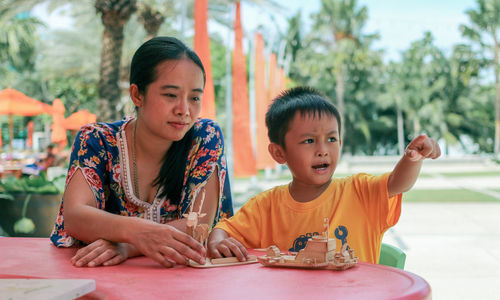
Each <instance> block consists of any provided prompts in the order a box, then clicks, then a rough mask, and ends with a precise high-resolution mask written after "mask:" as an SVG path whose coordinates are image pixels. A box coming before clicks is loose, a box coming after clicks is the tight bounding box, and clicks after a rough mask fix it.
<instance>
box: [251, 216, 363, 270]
mask: <svg viewBox="0 0 500 300" xmlns="http://www.w3.org/2000/svg"><path fill="white" fill-rule="evenodd" d="M324 226H325V228H326V230H325V232H323V234H322V235H315V236H313V237H312V238H310V239H309V240H308V241H307V244H306V247H305V248H304V249H302V250H300V251H299V252H298V253H297V254H291V255H284V254H282V253H280V250H279V249H278V247H276V246H274V245H273V246H270V247H268V248H267V251H266V255H264V256H259V257H257V259H258V260H259V262H260V263H261V264H263V265H264V266H266V267H285V268H302V269H329V270H338V271H340V270H346V269H349V268H351V267H354V266H355V265H356V263H357V262H358V258H357V257H354V250H352V249H349V250H347V243H345V244H343V245H342V248H341V250H340V251H338V252H335V243H336V240H335V239H330V238H328V227H329V224H328V219H327V218H325V225H324Z"/></svg>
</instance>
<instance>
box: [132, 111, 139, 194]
mask: <svg viewBox="0 0 500 300" xmlns="http://www.w3.org/2000/svg"><path fill="white" fill-rule="evenodd" d="M136 130H137V119H135V121H134V129H133V130H132V167H133V168H134V189H135V195H136V196H137V198H139V199H141V196H140V193H139V179H138V177H139V176H137V160H136V157H135V132H136Z"/></svg>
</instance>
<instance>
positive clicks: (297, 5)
mask: <svg viewBox="0 0 500 300" xmlns="http://www.w3.org/2000/svg"><path fill="white" fill-rule="evenodd" d="M278 2H280V3H284V5H285V6H286V7H287V9H286V12H285V15H287V16H289V17H290V16H292V15H294V14H295V13H296V12H297V11H298V10H301V12H302V19H303V21H305V22H306V20H307V19H309V16H310V14H311V13H313V12H317V11H319V8H320V6H321V0H307V1H304V0H286V1H285V0H280V1H278ZM285 3H286V4H285ZM358 5H364V6H366V7H367V8H368V21H367V23H366V25H365V33H367V34H370V33H375V32H378V33H379V34H380V40H379V41H377V42H376V43H374V46H375V48H377V49H385V51H386V59H390V60H399V58H400V53H401V52H402V51H403V50H405V49H407V48H408V47H409V45H410V43H411V42H413V41H415V40H418V39H421V38H422V37H423V33H424V32H425V31H426V30H429V31H431V32H432V34H433V36H434V38H435V40H434V41H435V44H436V45H437V46H438V47H439V48H441V49H442V50H443V51H445V52H446V51H451V49H452V46H453V45H454V44H456V43H459V42H461V41H463V39H462V37H461V34H460V31H459V30H458V26H459V25H460V24H468V23H469V19H468V16H467V15H466V14H465V11H466V10H467V9H472V8H475V7H476V1H475V0H358ZM245 8H248V9H247V10H246V11H242V14H243V17H242V18H243V24H244V27H245V28H246V29H247V30H250V31H251V30H252V28H256V27H257V26H258V25H259V24H265V23H266V22H269V20H270V19H271V17H269V16H268V15H269V12H267V11H266V10H264V9H256V8H253V7H251V6H250V5H247V7H245V6H243V7H242V10H243V9H245ZM266 16H267V17H266ZM284 19H285V18H280V19H279V21H278V22H279V23H280V25H282V26H284V27H283V28H286V26H285V24H286V21H285V20H284ZM306 23H307V22H306Z"/></svg>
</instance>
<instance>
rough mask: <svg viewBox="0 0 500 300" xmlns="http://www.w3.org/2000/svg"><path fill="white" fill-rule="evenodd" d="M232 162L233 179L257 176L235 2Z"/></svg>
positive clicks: (239, 17)
mask: <svg viewBox="0 0 500 300" xmlns="http://www.w3.org/2000/svg"><path fill="white" fill-rule="evenodd" d="M233 161H234V164H233V165H234V176H235V177H245V176H252V175H256V174H257V168H256V164H255V153H254V150H253V148H252V141H251V135H250V112H249V103H248V86H247V72H246V66H245V54H244V52H243V29H242V27H241V15H240V3H239V2H236V17H235V20H234V53H233Z"/></svg>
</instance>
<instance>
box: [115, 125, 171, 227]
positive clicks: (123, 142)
mask: <svg viewBox="0 0 500 300" xmlns="http://www.w3.org/2000/svg"><path fill="white" fill-rule="evenodd" d="M132 120H135V119H134V118H130V119H129V120H127V121H126V122H125V123H124V124H123V125H122V126H121V127H120V130H119V132H118V136H117V142H118V151H119V153H120V166H121V169H122V186H123V190H124V191H125V196H126V197H127V198H128V199H129V200H130V201H131V202H132V203H133V204H135V205H137V206H139V207H142V208H143V209H144V218H145V219H149V220H152V221H154V222H157V223H158V222H159V221H160V207H161V206H162V204H163V202H164V201H165V199H164V198H163V199H160V198H158V196H157V195H158V193H157V195H155V198H154V199H153V202H152V203H149V202H146V201H142V200H141V199H139V198H137V196H136V195H135V194H134V192H133V191H134V190H133V188H132V176H131V174H130V167H129V165H130V160H129V153H128V147H127V134H126V132H125V127H126V126H127V125H128V124H129V123H130V122H131V121H132Z"/></svg>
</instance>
